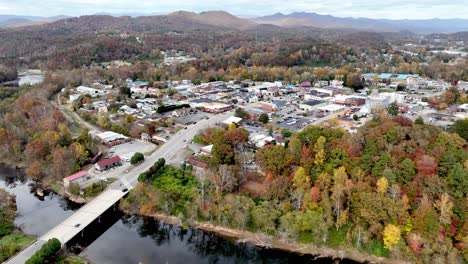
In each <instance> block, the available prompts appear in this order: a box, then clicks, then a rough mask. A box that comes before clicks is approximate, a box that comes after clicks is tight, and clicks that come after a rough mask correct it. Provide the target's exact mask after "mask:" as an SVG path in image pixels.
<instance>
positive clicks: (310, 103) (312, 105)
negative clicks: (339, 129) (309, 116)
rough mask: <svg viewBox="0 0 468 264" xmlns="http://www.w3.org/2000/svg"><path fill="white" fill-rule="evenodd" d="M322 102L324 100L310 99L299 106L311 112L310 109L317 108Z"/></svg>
mask: <svg viewBox="0 0 468 264" xmlns="http://www.w3.org/2000/svg"><path fill="white" fill-rule="evenodd" d="M322 104H323V101H318V100H309V101H306V102H303V103H300V104H299V108H300V109H301V110H303V111H307V112H310V111H313V110H315V109H317V108H318V107H319V106H320V105H322Z"/></svg>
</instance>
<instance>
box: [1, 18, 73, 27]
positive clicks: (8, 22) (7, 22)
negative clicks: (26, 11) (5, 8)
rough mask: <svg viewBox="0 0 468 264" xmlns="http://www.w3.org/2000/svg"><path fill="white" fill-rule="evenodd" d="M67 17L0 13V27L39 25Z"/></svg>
mask: <svg viewBox="0 0 468 264" xmlns="http://www.w3.org/2000/svg"><path fill="white" fill-rule="evenodd" d="M65 18H69V17H68V16H54V17H40V16H15V15H0V27H21V26H32V25H41V24H45V23H50V22H54V21H57V20H60V19H65Z"/></svg>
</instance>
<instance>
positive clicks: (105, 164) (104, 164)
mask: <svg viewBox="0 0 468 264" xmlns="http://www.w3.org/2000/svg"><path fill="white" fill-rule="evenodd" d="M120 165H122V160H121V159H120V157H119V156H115V157H112V158H108V159H104V160H101V161H98V162H97V163H96V164H94V169H95V170H97V171H105V170H108V169H111V168H114V167H117V166H120Z"/></svg>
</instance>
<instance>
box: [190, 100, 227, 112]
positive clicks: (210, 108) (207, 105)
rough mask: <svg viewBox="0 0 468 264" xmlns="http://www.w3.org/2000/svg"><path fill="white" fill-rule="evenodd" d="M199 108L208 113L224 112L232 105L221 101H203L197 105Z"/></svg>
mask: <svg viewBox="0 0 468 264" xmlns="http://www.w3.org/2000/svg"><path fill="white" fill-rule="evenodd" d="M197 108H199V109H201V110H202V111H204V112H208V113H223V112H226V111H229V110H231V109H232V107H231V105H228V104H225V103H219V102H203V103H199V104H198V105H197Z"/></svg>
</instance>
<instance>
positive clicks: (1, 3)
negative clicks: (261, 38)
mask: <svg viewBox="0 0 468 264" xmlns="http://www.w3.org/2000/svg"><path fill="white" fill-rule="evenodd" d="M465 1H466V0H452V1H447V0H424V1H422V0H346V1H343V0H302V1H301V0H287V1H285V0H231V1H226V2H224V1H223V2H221V1H219V0H204V1H200V0H166V1H161V0H141V1H135V0H42V1H41V4H40V5H38V4H37V0H0V12H8V13H10V14H21V15H40V16H52V15H58V14H67V15H84V14H93V13H97V12H102V11H104V12H110V13H161V12H166V13H168V12H172V11H176V10H189V11H207V10H225V11H228V12H231V13H234V14H249V15H268V14H273V13H276V12H282V13H291V12H316V13H319V14H330V15H334V16H341V17H344V16H352V17H370V18H390V19H392V18H393V19H402V18H407V19H420V18H434V17H439V18H455V17H459V18H468V12H466V11H467V10H466V7H465V6H466V4H464V3H463V2H465Z"/></svg>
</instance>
